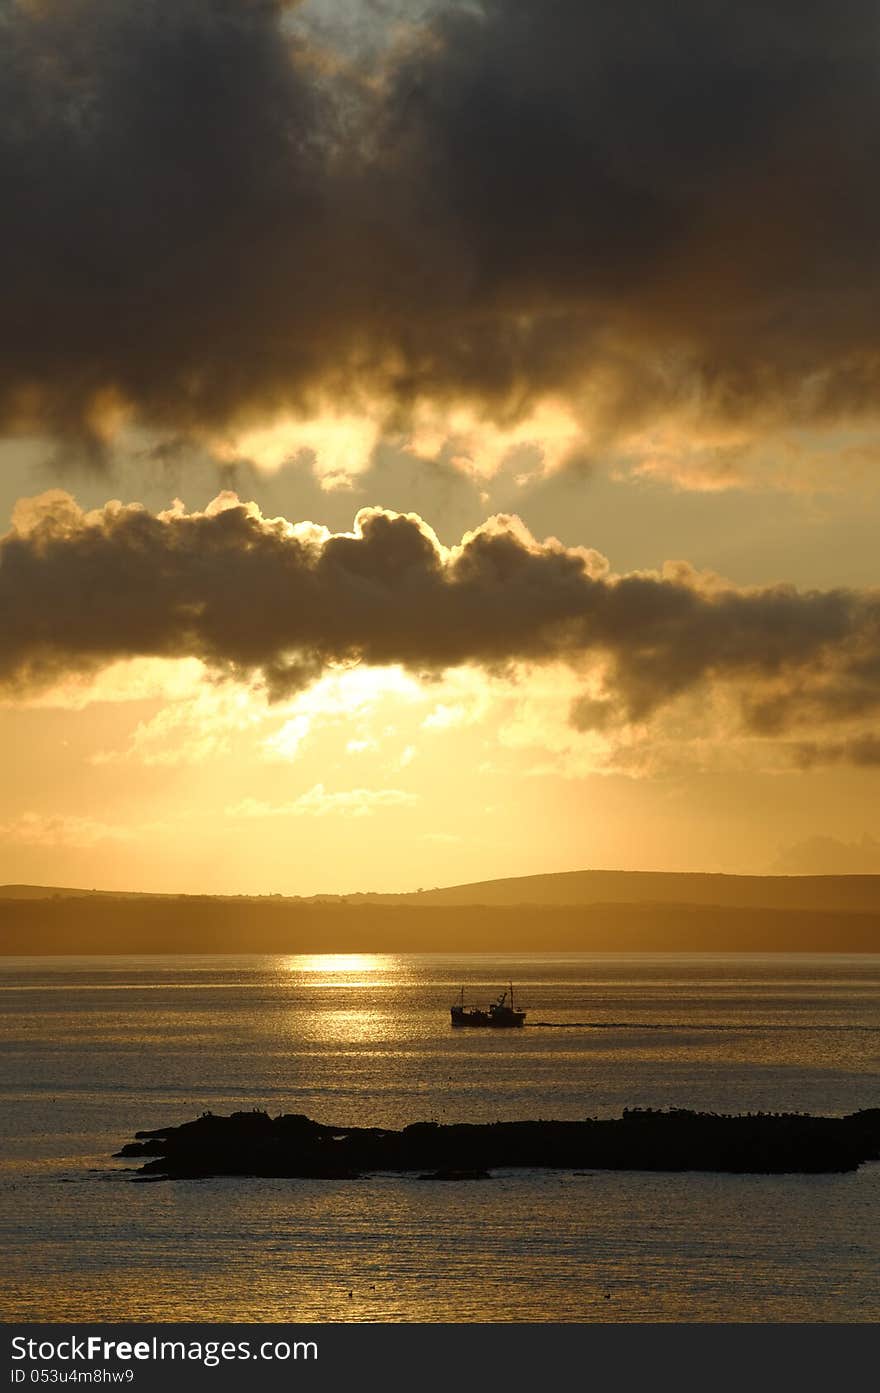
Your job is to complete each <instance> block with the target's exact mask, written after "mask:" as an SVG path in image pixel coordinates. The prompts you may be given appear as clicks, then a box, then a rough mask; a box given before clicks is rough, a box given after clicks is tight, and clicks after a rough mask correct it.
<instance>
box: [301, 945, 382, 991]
mask: <svg viewBox="0 0 880 1393" xmlns="http://www.w3.org/2000/svg"><path fill="white" fill-rule="evenodd" d="M403 965H404V964H403V960H402V958H400V957H399V956H398V955H397V954H395V953H292V954H290V956H289V957H286V958H285V959H284V964H283V966H284V970H285V971H286V972H302V973H308V975H309V976H310V978H314V977H318V978H323V977H327V978H328V981H327V983H326V984H325V983H323V982H320V981H318V982H316V981H314V980H312V981H310V982H309V986H322V985H327V986H346V987H357V986H366V985H368V984H369V983H370V982H371V981H372V980H373V975H374V974H375V973H380V972H389V973H396V974H399V972H400V970H401V968H402V967H403ZM359 977H366V978H367V981H366V982H359V981H357V980H352V979H357V978H359ZM343 978H344V980H342V979H343Z"/></svg>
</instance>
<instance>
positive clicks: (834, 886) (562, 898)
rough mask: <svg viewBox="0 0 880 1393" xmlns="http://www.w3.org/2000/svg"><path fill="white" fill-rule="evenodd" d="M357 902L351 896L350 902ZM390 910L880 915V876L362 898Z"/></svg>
mask: <svg viewBox="0 0 880 1393" xmlns="http://www.w3.org/2000/svg"><path fill="white" fill-rule="evenodd" d="M357 898H359V897H356V896H349V897H348V899H349V901H352V900H355V899H357ZM363 898H364V899H365V900H372V901H374V902H380V903H389V904H418V905H517V904H521V905H526V904H541V905H590V904H692V905H719V906H722V907H725V908H730V909H798V910H828V911H833V912H839V911H843V912H845V913H862V914H866V913H874V914H876V913H880V875H809V876H807V875H802V876H785V875H775V876H770V875H766V876H762V875H715V874H708V873H694V872H685V871H682V872H678V871H559V872H556V873H555V874H551V875H526V876H515V877H512V878H509V879H506V880H481V881H477V882H475V883H474V884H470V885H450V886H447V887H446V888H444V889H438V890H421V891H417V892H415V893H413V894H408V895H395V896H390V895H389V896H375V895H369V896H363Z"/></svg>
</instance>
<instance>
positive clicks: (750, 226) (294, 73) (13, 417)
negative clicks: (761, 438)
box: [0, 0, 880, 449]
mask: <svg viewBox="0 0 880 1393" xmlns="http://www.w3.org/2000/svg"><path fill="white" fill-rule="evenodd" d="M285 11H286V22H285V23H282V16H283V12H285ZM294 20H295V11H294ZM290 21H291V13H290V7H285V6H284V5H282V4H280V3H274V2H273V0H179V3H176V4H174V5H168V4H165V3H162V0H30V2H29V3H27V2H26V0H0V25H2V32H0V103H2V106H0V187H2V189H3V195H4V217H3V220H2V223H0V266H2V277H3V281H2V289H3V302H4V311H5V313H4V335H3V339H2V344H0V424H2V426H4V427H5V428H6V429H7V430H12V429H16V428H21V429H32V430H33V429H43V430H47V431H50V432H54V434H55V435H56V436H58V437H59V438H60V439H61V440H62V441H66V442H68V443H73V444H74V445H76V444H77V443H80V444H82V443H86V444H91V446H92V447H93V448H95V449H97V448H98V446H99V445H100V442H101V439H102V435H103V433H105V432H106V430H107V429H108V428H109V422H110V421H111V420H112V413H113V408H114V407H115V405H116V404H117V403H120V404H127V405H130V406H131V407H132V408H133V410H134V413H135V419H137V420H139V421H140V422H142V423H144V424H146V425H148V426H150V427H154V428H156V429H161V430H163V431H165V432H167V433H170V434H172V435H175V434H177V435H182V436H184V437H185V436H187V435H188V434H192V433H196V434H198V433H204V432H210V431H212V430H216V429H220V428H222V427H224V426H226V425H228V424H230V423H237V424H241V423H242V422H243V421H244V422H246V421H248V420H250V421H253V420H258V419H261V418H262V417H263V416H265V415H268V414H270V413H271V412H273V411H275V410H277V409H281V408H285V409H287V408H289V409H292V410H294V411H300V410H301V411H302V412H304V413H307V412H309V411H311V410H312V409H313V408H314V404H315V394H318V395H320V396H322V398H323V399H325V400H328V399H332V400H333V401H334V402H336V403H339V402H356V401H358V400H370V401H375V400H381V403H382V406H383V409H384V410H385V411H387V412H388V414H389V420H390V421H398V420H400V419H402V418H403V416H405V413H406V410H407V409H408V407H409V406H411V405H412V403H413V402H415V401H420V400H425V399H430V400H432V401H434V402H435V403H439V404H440V405H442V404H443V403H444V402H449V401H451V400H459V399H462V398H468V399H469V400H470V401H471V402H472V403H474V404H475V405H476V406H477V407H478V408H481V409H485V410H486V411H487V412H488V413H489V414H491V415H493V416H494V417H495V418H496V419H498V420H506V421H509V420H510V419H511V418H512V417H515V416H516V415H517V413H521V412H523V411H525V410H527V409H528V407H529V405H530V403H531V402H532V401H533V400H534V399H535V398H536V397H537V396H539V395H541V394H542V393H546V392H552V393H554V394H557V395H563V396H567V397H568V398H569V400H570V401H571V402H572V403H573V404H574V406H575V408H576V409H583V411H584V412H585V414H586V415H588V416H589V417H590V419H591V420H592V421H593V423H594V425H598V427H599V428H600V429H601V428H603V427H604V428H605V429H606V430H608V431H609V432H611V433H613V432H614V431H615V430H616V429H617V428H618V427H620V426H621V425H624V424H626V425H628V426H632V425H634V424H639V423H645V422H650V421H651V419H652V418H653V417H654V416H655V415H656V414H657V413H659V412H661V411H666V410H668V409H669V408H670V407H673V408H674V407H675V406H676V405H677V404H678V405H687V406H688V407H689V409H692V410H696V411H697V413H698V414H702V415H703V416H704V417H708V418H709V419H711V420H714V421H717V420H723V421H728V420H735V421H738V420H745V419H748V420H753V419H755V420H758V421H759V422H761V421H763V422H768V421H769V422H778V421H780V420H783V421H787V422H796V423H800V424H804V423H809V422H813V421H822V422H833V421H835V420H838V419H841V418H843V417H847V416H854V415H859V414H871V413H873V412H875V410H876V400H877V389H878V386H880V366H878V354H877V351H876V324H877V318H878V310H880V305H878V299H880V279H878V277H877V274H876V259H877V246H878V242H880V236H878V234H880V218H878V211H880V193H878V188H880V183H878V180H877V178H876V170H877V166H878V158H877V157H878V142H880V119H878V118H880V85H878V83H877V80H876V73H877V64H878V57H880V53H878V49H880V39H878V34H880V26H878V16H877V9H876V5H875V4H874V3H873V0H837V3H834V4H830V3H821V4H820V3H813V4H810V3H806V4H804V3H800V2H799V3H797V4H795V3H793V0H760V3H757V0H740V3H736V4H733V3H715V4H707V3H706V0H678V2H677V3H675V4H672V3H670V4H667V5H661V4H657V3H653V2H649V0H639V2H638V3H637V0H619V3H617V4H615V5H611V4H608V3H605V0H546V2H545V3H543V4H536V3H534V0H483V3H481V4H472V5H468V6H467V7H465V8H460V9H459V8H455V7H451V6H440V7H438V8H437V9H436V10H435V12H434V16H433V18H432V19H431V21H430V22H428V23H427V24H426V25H425V26H423V27H422V28H420V30H419V31H418V32H417V33H416V34H415V35H411V36H410V38H409V39H408V40H407V41H406V42H405V43H403V44H401V43H398V44H397V46H392V47H389V48H388V49H387V50H386V52H385V53H384V55H383V57H382V59H381V61H380V62H379V63H378V65H377V60H376V56H375V53H374V54H373V56H372V58H371V63H372V67H371V68H370V71H369V72H366V71H364V72H359V71H357V70H356V68H354V67H353V66H352V61H351V55H349V56H348V58H347V59H346V60H345V61H342V60H341V59H340V60H339V61H334V60H333V56H332V55H328V54H327V53H319V52H317V51H316V50H315V49H314V48H313V47H310V46H309V42H308V40H307V38H306V37H304V34H305V31H304V30H303V29H302V27H300V29H299V30H298V31H297V30H296V29H295V28H292V27H291V22H290ZM297 34H298V35H299V37H297Z"/></svg>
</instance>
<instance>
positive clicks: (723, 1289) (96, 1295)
mask: <svg viewBox="0 0 880 1393" xmlns="http://www.w3.org/2000/svg"><path fill="white" fill-rule="evenodd" d="M510 975H512V976H513V978H514V981H515V984H516V989H517V994H518V996H519V997H520V998H521V1003H522V1005H523V1006H525V1007H526V1008H527V1009H528V1013H529V1014H528V1024H527V1026H526V1028H525V1029H523V1030H522V1031H501V1032H496V1031H464V1032H462V1031H453V1030H452V1029H451V1028H450V1026H449V1005H450V1003H451V1001H452V1000H453V999H454V998H455V997H456V996H457V994H458V990H459V988H460V987H461V986H462V985H464V987H465V992H466V1000H472V1001H474V1002H481V1003H482V1002H485V1001H487V1000H488V999H490V998H491V997H492V996H494V995H495V994H496V993H497V992H498V990H499V989H500V987H501V986H503V985H504V983H505V981H506V979H507V977H508V976H510ZM0 1002H2V1026H0V1032H2V1057H0V1095H2V1109H0V1131H2V1159H0V1205H2V1217H0V1244H2V1249H3V1253H4V1263H3V1270H2V1272H0V1314H2V1316H3V1317H5V1318H6V1319H11V1318H16V1319H22V1318H25V1317H30V1318H32V1319H48V1320H52V1319H55V1320H62V1319H72V1318H82V1319H85V1318H92V1319H104V1320H112V1319H126V1318H140V1319H172V1320H173V1319H181V1320H183V1319H211V1318H214V1319H233V1320H235V1319H239V1320H245V1319H249V1320H262V1319H266V1320H268V1319H272V1320H286V1319H288V1318H289V1319H296V1320H303V1319H315V1320H340V1319H343V1320H386V1321H387V1320H405V1321H412V1320H584V1321H591V1320H599V1321H608V1320H655V1321H656V1320H661V1321H663V1320H670V1321H677V1320H789V1321H814V1320H836V1321H867V1320H876V1319H877V1318H878V1317H880V1290H878V1288H880V1277H878V1273H880V1165H878V1164H870V1165H866V1166H863V1167H862V1168H861V1169H860V1170H859V1171H858V1172H857V1173H855V1174H853V1175H845V1176H827V1177H826V1176H819V1177H815V1176H813V1177H798V1176H790V1177H765V1176H745V1177H734V1176H713V1175H704V1174H686V1175H650V1174H638V1173H635V1172H618V1173H602V1172H595V1173H590V1174H584V1175H572V1174H557V1173H554V1172H545V1171H535V1172H515V1171H510V1172H497V1173H496V1174H495V1176H494V1178H493V1179H492V1180H490V1181H484V1182H471V1183H469V1184H468V1183H461V1184H452V1185H430V1184H426V1183H424V1182H422V1183H420V1182H419V1181H417V1180H415V1179H412V1178H408V1177H399V1176H391V1175H388V1176H385V1175H383V1176H375V1177H370V1178H364V1179H362V1180H359V1181H350V1182H335V1181H302V1180H295V1181H278V1180H272V1181H266V1180H246V1181H242V1180H216V1181H190V1182H175V1183H173V1184H171V1183H169V1184H155V1185H131V1184H129V1183H128V1181H127V1178H126V1173H125V1172H124V1170H123V1169H122V1166H121V1164H120V1163H119V1162H114V1161H112V1160H111V1159H110V1156H111V1153H112V1152H113V1151H115V1150H117V1149H118V1147H119V1146H120V1145H121V1143H122V1142H124V1141H126V1140H129V1139H130V1137H131V1134H132V1133H133V1132H134V1131H135V1130H136V1129H138V1128H142V1127H155V1126H158V1125H160V1124H162V1123H166V1122H169V1121H174V1122H177V1121H184V1120H186V1119H188V1118H190V1117H193V1116H194V1115H196V1114H197V1113H198V1112H201V1111H203V1110H204V1109H208V1108H210V1109H211V1110H212V1111H214V1112H222V1111H230V1110H231V1109H233V1108H240V1107H252V1106H260V1107H263V1106H265V1107H266V1108H268V1109H269V1110H270V1111H271V1112H273V1113H274V1112H280V1111H289V1112H305V1113H308V1114H309V1115H310V1116H312V1117H314V1118H316V1119H318V1120H320V1121H325V1122H338V1123H339V1124H340V1125H345V1124H352V1123H361V1124H372V1123H376V1124H382V1125H388V1126H401V1125H405V1124H406V1123H408V1122H413V1121H416V1120H419V1119H425V1118H432V1117H433V1118H437V1119H439V1120H440V1121H441V1122H444V1121H454V1120H459V1119H465V1118H467V1119H471V1120H490V1121H491V1120H494V1119H496V1118H506V1119H513V1118H534V1117H560V1118H563V1117H568V1118H577V1117H583V1116H587V1115H598V1116H602V1115H605V1116H608V1115H614V1114H617V1113H618V1112H619V1111H620V1110H621V1108H623V1107H627V1106H633V1105H650V1106H667V1107H668V1106H688V1107H695V1108H709V1109H714V1110H718V1111H722V1110H744V1109H750V1108H751V1109H757V1108H764V1109H802V1110H805V1111H810V1112H828V1113H845V1112H849V1111H852V1110H854V1109H856V1108H860V1107H871V1106H877V1105H878V1103H880V1084H878V1072H880V1071H878V1063H880V1059H878V1053H880V1050H878V1047H880V957H864V956H861V957H846V958H844V957H827V956H823V957H819V956H816V957H807V956H804V957H795V956H785V957H773V956H763V957H738V956H712V955H705V956H699V957H696V956H695V957H688V958H673V957H669V956H663V957H649V956H645V955H638V954H634V955H628V956H626V957H612V956H609V955H566V956H556V955H553V956H539V955H532V956H529V957H522V958H517V959H514V960H511V959H507V958H505V959H503V960H501V959H493V958H489V957H482V956H473V957H469V958H465V959H461V958H447V957H440V956H409V957H383V956H375V957H367V956H357V957H341V956H338V957H287V958H285V957H257V956H251V957H175V958H170V957H169V958H133V957H129V958H122V957H120V958H67V959H59V958H56V959H24V958H19V959H9V958H7V959H5V960H0Z"/></svg>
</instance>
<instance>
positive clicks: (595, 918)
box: [0, 895, 880, 956]
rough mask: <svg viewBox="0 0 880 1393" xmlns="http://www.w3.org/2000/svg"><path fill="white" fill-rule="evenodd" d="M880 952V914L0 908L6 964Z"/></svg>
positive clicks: (299, 905) (128, 905) (169, 901)
mask: <svg viewBox="0 0 880 1393" xmlns="http://www.w3.org/2000/svg"><path fill="white" fill-rule="evenodd" d="M539 951H545V952H654V953H657V952H677V953H699V952H725V953H736V952H741V953H791V952H799V953H826V952H840V953H880V914H870V913H845V912H840V911H838V912H828V911H816V910H791V909H755V908H748V909H742V908H731V907H729V906H728V907H718V906H715V905H695V904H690V905H687V904H595V905H527V904H519V905H426V904H421V905H418V904H416V905H413V904H396V905H386V904H364V903H361V904H343V903H338V902H337V903H335V904H322V903H310V904H309V903H306V902H305V901H302V900H299V901H297V900H285V899H281V898H277V899H272V898H266V899H213V898H210V897H208V896H205V897H203V898H200V897H198V896H186V897H181V898H176V899H175V898H171V897H169V898H162V897H159V896H150V895H144V896H140V897H138V898H135V899H124V898H119V899H117V898H114V897H113V896H111V895H95V896H82V895H78V896H69V897H63V896H62V897H56V898H42V899H2V898H0V954H6V955H9V954H80V953H407V952H408V953H444V952H445V953H469V952H470V953H473V952H492V953H504V954H505V955H507V956H511V955H515V954H518V953H529V952H539Z"/></svg>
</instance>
